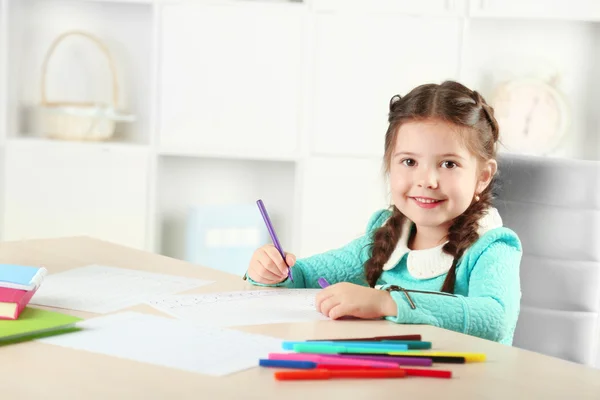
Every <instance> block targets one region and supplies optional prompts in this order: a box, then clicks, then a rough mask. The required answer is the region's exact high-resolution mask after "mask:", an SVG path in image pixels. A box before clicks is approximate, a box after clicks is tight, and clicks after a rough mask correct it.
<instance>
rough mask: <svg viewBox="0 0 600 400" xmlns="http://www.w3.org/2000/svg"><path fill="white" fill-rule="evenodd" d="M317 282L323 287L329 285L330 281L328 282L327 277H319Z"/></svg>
mask: <svg viewBox="0 0 600 400" xmlns="http://www.w3.org/2000/svg"><path fill="white" fill-rule="evenodd" d="M317 282H318V283H319V286H321V287H322V288H323V289H325V288H326V287H327V286H329V282H327V279H325V278H319V279H318V280H317Z"/></svg>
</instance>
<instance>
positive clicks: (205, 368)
mask: <svg viewBox="0 0 600 400" xmlns="http://www.w3.org/2000/svg"><path fill="white" fill-rule="evenodd" d="M77 326H78V327H80V328H83V330H81V331H78V332H73V333H68V334H64V335H59V336H53V337H49V338H44V339H39V340H38V341H40V342H43V343H48V344H52V345H56V346H62V347H68V348H71V349H77V350H84V351H89V352H93V353H100V354H106V355H110V356H114V357H119V358H124V359H128V360H134V361H139V362H145V363H149V364H154V365H159V366H164V367H169V368H176V369H180V370H184V371H190V372H197V373H202V374H207V375H212V376H224V375H228V374H231V373H234V372H238V371H242V370H245V369H248V368H251V367H255V366H258V360H259V359H260V358H267V356H268V354H269V353H272V352H278V351H281V349H282V340H281V339H276V338H272V337H269V336H264V335H257V334H251V333H245V332H240V331H234V330H230V329H221V328H213V327H201V326H197V325H194V324H190V323H189V322H186V321H180V320H175V319H170V318H165V317H159V316H155V315H149V314H142V313H137V312H130V311H127V312H121V313H118V314H112V315H107V316H101V317H97V318H92V319H89V320H86V321H82V322H80V323H78V324H77ZM200 397H202V395H201V394H200Z"/></svg>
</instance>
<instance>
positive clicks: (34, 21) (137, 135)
mask: <svg viewBox="0 0 600 400" xmlns="http://www.w3.org/2000/svg"><path fill="white" fill-rule="evenodd" d="M150 4H152V3H151V2H143V3H142V2H138V1H124V2H114V1H74V0H20V1H14V2H13V3H11V5H10V7H9V8H8V11H9V15H8V17H7V25H8V26H7V28H6V29H7V34H8V44H7V50H6V52H7V61H8V62H7V65H6V68H7V71H8V72H7V73H8V77H9V78H10V79H8V94H7V96H8V98H7V104H8V107H7V113H8V115H7V118H8V121H7V122H8V130H9V132H31V133H36V134H38V133H39V132H41V117H42V114H41V111H42V110H41V107H40V103H41V101H42V98H41V97H42V96H41V91H42V90H43V89H45V91H46V96H47V99H48V101H55V102H65V101H66V102H104V103H110V102H112V100H113V74H112V73H111V68H110V67H109V65H110V64H109V62H108V60H107V57H106V56H105V54H104V53H103V52H102V51H100V49H99V48H98V46H97V45H95V43H94V42H93V41H91V40H89V39H87V38H84V37H82V36H80V35H72V36H68V37H66V38H65V39H64V40H63V41H61V42H60V43H59V45H58V46H57V47H56V49H55V51H54V52H53V54H52V56H51V58H50V60H49V62H48V65H47V70H46V84H45V88H42V86H41V81H42V65H43V63H44V59H45V56H46V55H47V52H48V50H49V49H50V48H51V45H52V43H53V42H54V41H55V40H56V39H57V38H58V37H59V36H60V35H62V34H64V33H66V32H69V31H74V30H75V31H80V30H83V31H85V32H86V33H89V34H91V35H92V36H94V37H96V38H98V39H99V40H100V41H101V42H102V43H103V44H104V45H105V46H106V47H107V48H108V50H109V52H110V54H111V56H112V59H113V62H114V68H115V71H116V74H115V75H116V80H117V82H116V83H117V87H118V99H117V101H118V103H117V108H118V109H119V110H122V111H124V112H126V113H131V114H133V115H135V117H136V120H135V121H134V122H132V123H119V124H118V125H117V131H118V132H119V134H120V135H122V136H123V137H125V138H126V139H127V140H129V141H132V142H141V143H144V142H149V141H150V139H149V134H148V132H150V131H151V129H150V115H151V113H150V106H151V101H150V99H151V97H152V95H151V90H150V88H151V87H152V66H151V62H152V51H153V50H152V47H153V44H152V37H153V36H152V32H153V21H154V7H152V6H148V5H150ZM142 134H145V137H142V136H141V135H142Z"/></svg>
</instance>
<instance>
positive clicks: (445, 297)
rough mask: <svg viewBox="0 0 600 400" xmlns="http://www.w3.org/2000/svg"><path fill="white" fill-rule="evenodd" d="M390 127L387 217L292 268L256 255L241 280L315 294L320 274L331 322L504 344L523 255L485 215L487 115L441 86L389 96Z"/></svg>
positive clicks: (478, 102)
mask: <svg viewBox="0 0 600 400" xmlns="http://www.w3.org/2000/svg"><path fill="white" fill-rule="evenodd" d="M388 119H389V128H388V130H387V133H386V136H385V155H384V164H385V171H386V174H387V175H388V177H389V182H390V189H391V198H392V203H393V205H392V206H391V208H390V210H380V211H377V212H375V213H374V214H373V215H372V216H371V218H370V220H369V222H368V224H367V229H366V233H365V234H364V235H363V236H362V237H360V238H358V239H356V240H354V241H352V242H350V243H348V244H347V245H346V246H344V247H342V248H339V249H335V250H331V251H328V252H325V253H322V254H317V255H314V256H311V257H308V258H304V259H300V260H298V261H296V260H295V257H294V255H292V254H286V260H285V262H284V260H283V259H282V257H281V255H280V254H279V252H278V251H277V249H276V248H275V247H274V246H272V245H266V246H263V247H261V248H259V249H258V250H256V252H255V253H254V255H253V256H252V259H251V261H250V266H249V268H248V272H247V277H248V278H249V280H250V282H252V283H254V284H257V285H263V286H264V285H268V286H284V287H289V288H318V287H319V285H318V282H317V281H318V279H319V278H321V277H323V278H325V279H326V280H327V281H328V282H329V283H330V284H331V285H330V286H328V287H326V288H325V289H323V290H322V291H320V292H319V294H318V295H317V298H316V307H317V309H318V310H319V311H320V312H321V313H323V314H324V315H326V316H328V317H330V318H332V319H337V318H340V317H343V316H354V317H358V318H366V319H372V318H381V317H385V318H386V319H387V320H389V321H393V322H397V323H406V324H430V325H435V326H439V327H442V328H446V329H451V330H454V331H458V332H462V333H466V334H469V335H474V336H479V337H482V338H485V339H489V340H494V341H498V342H500V343H504V344H508V345H510V344H512V340H513V335H514V330H515V326H516V323H517V318H518V315H519V304H520V298H521V288H520V282H519V264H520V262H521V254H522V251H521V243H520V241H519V238H518V237H517V235H516V234H515V233H514V232H513V231H511V230H510V229H508V228H505V227H503V226H502V219H501V218H500V216H499V215H498V212H497V210H496V209H495V208H493V207H492V189H493V184H494V176H495V174H496V171H497V164H496V160H495V157H496V144H497V141H498V123H497V122H496V119H495V118H494V112H493V109H492V108H491V107H490V106H489V105H488V104H487V103H486V102H485V100H484V99H483V98H482V97H481V96H480V95H479V93H477V92H476V91H471V90H469V89H468V88H466V87H465V86H463V85H461V84H459V83H457V82H451V81H448V82H444V83H443V84H441V85H437V84H427V85H422V86H419V87H417V88H415V89H413V90H412V91H411V92H410V93H408V94H407V95H406V96H404V97H400V96H398V95H396V96H394V97H392V99H391V101H390V112H389V118H388ZM286 263H287V265H286ZM288 265H289V266H290V267H293V268H291V273H292V278H293V281H292V280H290V279H287V271H288Z"/></svg>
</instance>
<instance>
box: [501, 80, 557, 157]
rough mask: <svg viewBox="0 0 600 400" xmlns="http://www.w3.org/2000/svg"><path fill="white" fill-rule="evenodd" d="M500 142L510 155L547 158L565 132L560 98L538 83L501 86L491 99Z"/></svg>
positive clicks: (517, 82) (553, 91)
mask: <svg viewBox="0 0 600 400" xmlns="http://www.w3.org/2000/svg"><path fill="white" fill-rule="evenodd" d="M493 107H494V116H495V117H496V120H497V121H498V124H499V126H500V142H501V143H502V144H503V145H504V147H505V148H506V149H507V150H508V151H510V152H516V153H527V154H540V155H542V154H547V153H549V152H550V151H552V150H553V149H554V148H555V147H556V145H557V144H558V141H559V140H560V139H561V137H562V135H563V134H564V131H565V123H566V121H565V119H566V107H565V106H564V102H563V101H562V98H561V97H560V95H559V94H558V93H557V92H556V91H555V90H554V89H553V88H552V87H550V86H548V85H546V84H545V83H543V82H539V81H516V82H512V83H508V84H505V85H502V86H501V87H500V88H499V90H498V92H497V94H496V96H495V97H494V99H493Z"/></svg>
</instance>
